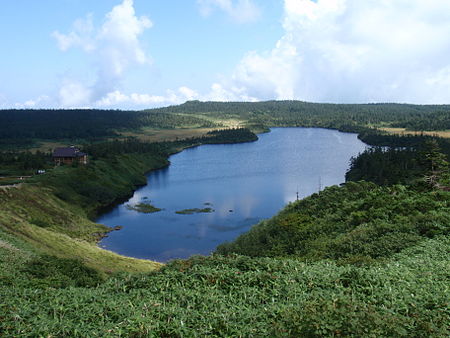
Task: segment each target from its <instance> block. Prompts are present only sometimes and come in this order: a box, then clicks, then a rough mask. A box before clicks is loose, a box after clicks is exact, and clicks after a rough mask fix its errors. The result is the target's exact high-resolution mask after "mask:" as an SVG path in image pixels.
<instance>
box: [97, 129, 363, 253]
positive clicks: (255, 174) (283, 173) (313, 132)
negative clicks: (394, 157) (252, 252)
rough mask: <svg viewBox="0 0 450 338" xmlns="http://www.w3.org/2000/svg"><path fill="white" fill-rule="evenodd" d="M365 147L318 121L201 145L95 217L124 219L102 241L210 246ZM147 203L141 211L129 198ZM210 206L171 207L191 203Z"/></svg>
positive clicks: (157, 247) (333, 176) (122, 248)
mask: <svg viewBox="0 0 450 338" xmlns="http://www.w3.org/2000/svg"><path fill="white" fill-rule="evenodd" d="M364 149H365V144H364V143H362V142H361V141H359V140H358V139H357V137H356V134H347V133H341V132H338V131H335V130H329V129H319V128H274V129H272V130H271V132H270V133H267V134H262V135H259V140H258V141H257V142H252V143H243V144H227V145H204V146H200V147H196V148H191V149H186V150H184V151H183V152H181V153H179V154H176V155H173V156H171V158H170V161H171V165H170V166H169V167H168V168H166V169H162V170H158V171H155V172H152V173H150V174H149V175H148V185H147V186H145V187H142V188H140V189H139V190H137V191H136V192H135V193H134V196H133V197H132V198H131V199H130V200H129V201H128V202H125V203H124V204H122V205H119V206H118V207H116V208H115V209H114V210H112V211H111V212H109V213H107V214H104V215H102V216H101V217H100V218H99V219H98V220H97V221H98V222H99V223H103V224H106V225H108V226H117V225H120V226H123V229H121V230H120V231H113V232H111V233H110V234H109V236H108V237H107V238H105V239H103V240H102V242H101V243H100V245H101V246H102V247H105V248H107V249H109V250H112V251H115V252H117V253H120V254H123V255H127V256H132V257H138V258H147V259H152V260H156V261H161V262H164V261H167V260H169V259H173V258H186V257H189V256H191V255H193V254H208V253H210V252H211V251H213V250H214V248H215V247H216V246H217V245H218V244H220V243H222V242H224V241H228V240H232V239H234V238H236V237H237V236H238V235H239V234H241V233H243V232H246V231H247V230H248V229H249V228H250V227H251V226H252V225H253V224H255V223H257V222H258V221H260V220H261V219H264V218H269V217H272V216H273V215H275V214H276V213H277V212H278V211H279V210H280V209H281V208H282V207H283V206H284V205H286V204H287V203H289V202H291V201H294V200H295V199H296V194H297V191H298V192H299V196H300V198H301V197H304V196H307V195H310V194H312V193H314V192H317V191H318V190H319V188H320V187H321V188H323V187H325V186H330V185H334V184H340V183H342V182H344V175H345V172H346V170H347V169H348V165H349V160H350V158H351V157H352V156H355V155H357V154H358V153H359V152H361V151H363V150H364ZM139 202H151V204H152V205H154V206H156V207H158V208H162V209H163V210H162V211H160V212H157V213H153V214H143V213H139V212H137V211H133V210H129V209H127V208H126V205H127V204H131V205H134V204H136V203H139ZM207 207H210V208H212V209H213V210H214V212H211V213H196V214H192V215H180V214H176V213H175V212H176V211H180V210H183V209H191V208H199V209H202V208H207Z"/></svg>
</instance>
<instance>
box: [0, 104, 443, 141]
mask: <svg viewBox="0 0 450 338" xmlns="http://www.w3.org/2000/svg"><path fill="white" fill-rule="evenodd" d="M232 118H237V119H238V120H241V121H244V122H245V124H247V125H248V126H253V127H254V128H267V127H287V126H291V127H292V126H297V127H324V128H334V129H339V130H341V131H347V132H358V133H359V132H361V131H364V130H365V129H367V128H372V127H378V126H391V127H401V128H406V129H408V130H429V131H433V130H446V129H450V106H448V105H410V104H392V103H385V104H323V103H309V102H302V101H266V102H200V101H188V102H186V103H184V104H181V105H178V106H169V107H166V108H157V109H150V110H143V111H120V110H92V109H73V110H26V109H23V110H0V147H1V146H3V147H5V146H8V145H9V146H11V145H16V146H18V147H20V146H22V147H27V146H30V145H31V144H33V143H34V142H35V141H36V140H43V139H45V140H55V139H59V140H66V141H76V142H75V143H79V142H80V140H81V141H83V140H88V141H93V140H98V139H105V138H107V137H113V136H117V135H118V132H119V131H125V130H136V129H140V128H144V127H152V128H161V129H168V128H169V129H170V128H181V127H182V128H186V127H194V128H216V127H218V128H220V127H223V125H222V123H221V121H223V120H227V119H232Z"/></svg>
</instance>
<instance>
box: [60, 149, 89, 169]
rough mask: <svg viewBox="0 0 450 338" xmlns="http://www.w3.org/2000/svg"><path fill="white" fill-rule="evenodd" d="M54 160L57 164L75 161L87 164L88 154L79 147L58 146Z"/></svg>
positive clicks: (69, 163)
mask: <svg viewBox="0 0 450 338" xmlns="http://www.w3.org/2000/svg"><path fill="white" fill-rule="evenodd" d="M52 157H53V161H54V162H55V165H61V164H68V165H71V164H73V163H78V164H83V165H84V164H87V162H88V155H87V154H86V153H83V152H81V151H80V150H79V149H78V148H75V147H73V146H72V147H67V148H56V149H55V150H54V151H53V156H52Z"/></svg>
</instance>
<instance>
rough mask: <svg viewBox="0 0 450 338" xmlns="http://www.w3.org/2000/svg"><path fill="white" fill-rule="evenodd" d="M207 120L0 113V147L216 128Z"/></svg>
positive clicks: (107, 113) (86, 112) (111, 113)
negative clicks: (36, 141) (151, 130)
mask: <svg viewBox="0 0 450 338" xmlns="http://www.w3.org/2000/svg"><path fill="white" fill-rule="evenodd" d="M216 126H218V125H217V124H216V123H213V122H211V121H209V120H207V119H202V118H198V117H195V116H186V115H180V114H164V113H156V112H137V111H120V110H93V109H73V110H62V109H61V110H0V145H1V143H5V144H12V145H14V144H17V145H26V144H27V143H30V142H31V140H32V139H50V140H53V139H71V140H74V139H83V140H94V139H98V138H105V137H111V136H117V131H120V130H130V129H133V130H136V129H139V128H142V127H152V128H162V129H165V128H176V127H204V128H206V127H216Z"/></svg>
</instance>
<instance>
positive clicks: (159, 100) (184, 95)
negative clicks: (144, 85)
mask: <svg viewBox="0 0 450 338" xmlns="http://www.w3.org/2000/svg"><path fill="white" fill-rule="evenodd" d="M196 99H200V96H199V94H198V93H197V92H196V91H194V90H192V89H190V88H188V87H180V88H178V90H177V91H173V90H167V91H166V94H165V95H151V94H142V93H132V94H128V95H127V94H124V93H122V92H120V91H119V90H115V91H113V92H110V93H108V94H107V95H105V96H104V97H103V98H101V99H100V100H98V101H97V102H95V103H94V105H95V106H96V107H111V106H122V107H148V106H152V107H153V106H161V105H168V104H180V103H183V102H186V101H188V100H196Z"/></svg>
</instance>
